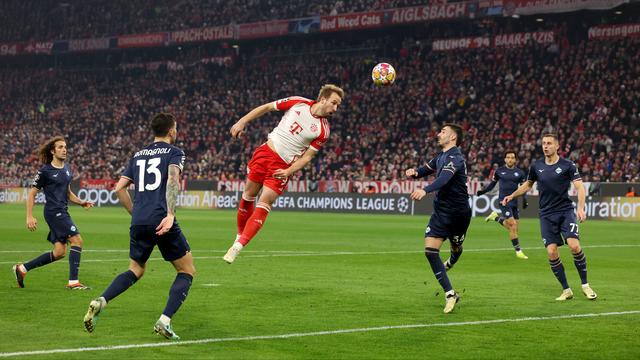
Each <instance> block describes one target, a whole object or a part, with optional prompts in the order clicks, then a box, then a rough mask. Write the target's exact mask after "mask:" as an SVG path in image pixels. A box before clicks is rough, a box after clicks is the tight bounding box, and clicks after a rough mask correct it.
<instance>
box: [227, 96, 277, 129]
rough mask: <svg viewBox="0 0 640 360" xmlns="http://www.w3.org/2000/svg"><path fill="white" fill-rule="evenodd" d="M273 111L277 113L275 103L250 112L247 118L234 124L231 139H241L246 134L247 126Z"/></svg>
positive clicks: (244, 117)
mask: <svg viewBox="0 0 640 360" xmlns="http://www.w3.org/2000/svg"><path fill="white" fill-rule="evenodd" d="M271 111H276V107H275V105H274V103H273V102H270V103H267V104H263V105H260V106H258V107H257V108H255V109H253V110H251V111H249V113H247V114H246V115H245V116H243V117H242V118H240V120H238V121H237V122H236V123H235V124H233V126H232V127H231V130H230V132H231V137H233V138H238V137H240V136H241V135H242V133H243V132H244V128H245V126H247V124H249V123H250V122H252V121H253V120H255V119H257V118H259V117H261V116H262V115H264V114H266V113H268V112H271Z"/></svg>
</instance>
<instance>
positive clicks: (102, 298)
mask: <svg viewBox="0 0 640 360" xmlns="http://www.w3.org/2000/svg"><path fill="white" fill-rule="evenodd" d="M98 300H100V303H101V304H102V307H105V306H107V299H105V298H104V296H100V297H99V298H98Z"/></svg>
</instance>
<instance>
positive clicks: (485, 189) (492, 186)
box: [476, 180, 498, 196]
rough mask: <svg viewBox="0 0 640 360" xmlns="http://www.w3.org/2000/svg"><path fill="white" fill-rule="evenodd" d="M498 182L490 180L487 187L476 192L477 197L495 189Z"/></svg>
mask: <svg viewBox="0 0 640 360" xmlns="http://www.w3.org/2000/svg"><path fill="white" fill-rule="evenodd" d="M497 183H498V182H497V181H496V180H492V181H491V182H490V183H489V185H487V187H485V188H482V189H480V190H478V192H477V193H476V194H477V195H478V196H480V195H484V194H486V193H488V192H489V191H491V190H493V188H494V187H496V184H497Z"/></svg>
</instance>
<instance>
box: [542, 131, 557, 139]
mask: <svg viewBox="0 0 640 360" xmlns="http://www.w3.org/2000/svg"><path fill="white" fill-rule="evenodd" d="M542 137H543V138H546V137H550V138H554V139H556V141H558V134H556V133H544V134H542Z"/></svg>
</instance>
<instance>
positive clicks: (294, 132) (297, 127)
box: [289, 121, 304, 135]
mask: <svg viewBox="0 0 640 360" xmlns="http://www.w3.org/2000/svg"><path fill="white" fill-rule="evenodd" d="M302 130H304V129H302V126H301V125H300V124H298V122H297V121H294V122H293V124H291V126H290V127H289V132H290V133H291V134H292V135H298V134H300V133H301V132H302Z"/></svg>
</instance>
